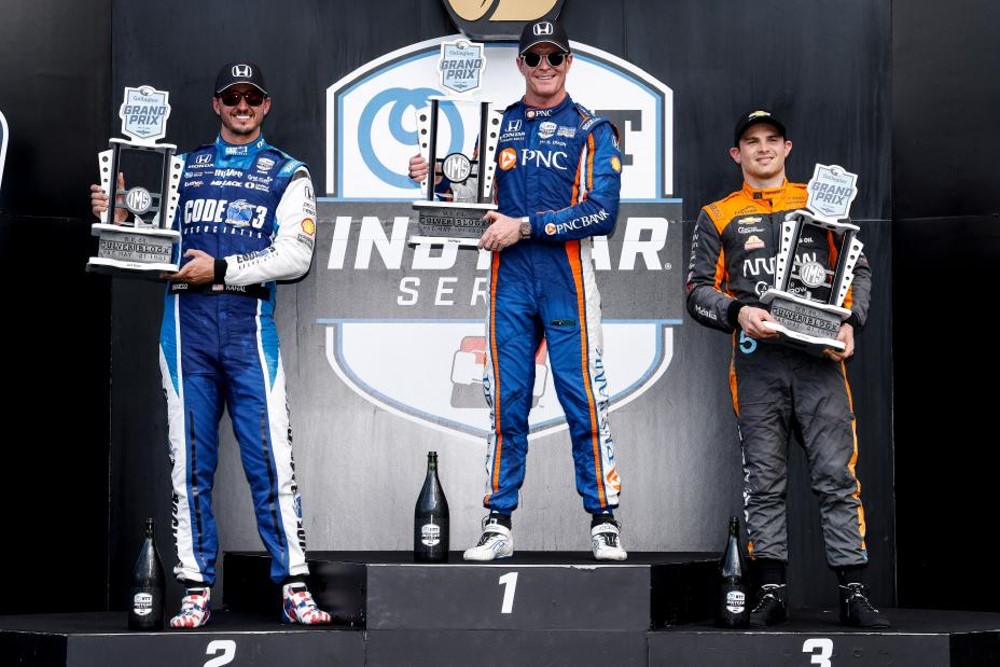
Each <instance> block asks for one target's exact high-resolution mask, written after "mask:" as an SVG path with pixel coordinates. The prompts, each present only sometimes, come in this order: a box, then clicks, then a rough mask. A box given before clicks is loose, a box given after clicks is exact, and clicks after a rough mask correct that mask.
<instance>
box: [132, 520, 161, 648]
mask: <svg viewBox="0 0 1000 667" xmlns="http://www.w3.org/2000/svg"><path fill="white" fill-rule="evenodd" d="M164 589H165V585H164V580H163V563H162V562H161V561H160V554H159V553H158V552H157V551H156V541H155V540H154V537H153V520H152V519H146V539H145V540H144V541H143V543H142V548H141V549H139V558H138V559H137V560H136V562H135V570H134V571H133V573H132V587H131V589H130V590H129V596H128V604H129V610H128V629H129V630H139V631H144V632H151V631H156V630H162V629H163V594H164Z"/></svg>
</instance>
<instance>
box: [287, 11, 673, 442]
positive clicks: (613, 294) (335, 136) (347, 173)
mask: <svg viewBox="0 0 1000 667" xmlns="http://www.w3.org/2000/svg"><path fill="white" fill-rule="evenodd" d="M476 4H477V5H478V4H479V3H478V2H477V3H476ZM500 4H503V3H494V5H495V8H496V11H499V6H500ZM514 4H516V3H514ZM520 25H522V24H518V30H517V31H516V32H519V29H520ZM456 38H461V36H455V35H451V36H446V37H440V38H437V39H432V40H428V41H425V42H420V43H417V44H413V45H410V46H407V47H404V48H401V49H399V50H397V51H394V52H392V53H388V54H386V55H384V56H382V57H381V58H378V59H377V60H374V61H372V62H370V63H368V64H366V65H364V66H362V67H360V68H358V69H357V70H355V71H353V72H351V73H350V74H348V75H346V76H345V77H343V78H342V79H341V80H339V81H337V82H336V83H334V84H333V85H331V86H330V87H329V88H328V89H327V94H326V101H327V113H326V118H327V127H326V140H327V143H326V174H325V176H326V179H325V190H326V195H327V196H326V197H321V198H320V199H319V201H318V216H317V217H318V228H317V245H316V248H317V252H316V260H315V261H316V267H315V269H314V271H315V274H316V277H317V285H316V297H315V300H314V303H315V308H316V312H315V313H314V314H313V316H314V321H315V322H316V323H317V324H318V325H319V329H318V331H321V332H322V333H323V338H324V340H323V344H322V345H323V348H324V350H325V355H326V359H327V361H328V363H329V365H330V368H331V369H332V371H333V372H334V373H335V374H336V375H337V376H338V377H339V378H340V379H341V380H342V381H343V382H344V383H345V384H346V385H347V386H349V387H350V388H351V389H352V390H354V391H355V392H357V393H358V394H359V395H361V396H363V397H364V398H365V399H366V400H368V401H371V402H372V403H374V404H375V405H377V406H379V407H380V408H382V409H384V410H387V411H390V412H392V413H394V414H397V415H399V416H401V417H403V418H405V419H408V420H412V421H414V422H417V423H420V424H422V425H424V426H427V427H430V428H435V429H440V430H443V431H446V432H448V433H452V434H456V435H463V436H468V437H469V438H471V439H475V440H476V441H481V438H483V437H485V435H486V434H487V429H488V426H489V411H488V408H487V406H486V401H485V398H484V396H483V360H484V358H485V316H486V299H487V290H488V285H489V277H488V267H489V264H490V254H489V253H487V252H480V251H477V250H474V249H468V248H462V249H460V248H458V247H457V246H455V245H446V246H442V245H434V246H431V245H424V244H416V245H415V244H413V243H410V242H409V239H410V237H411V236H412V235H413V234H414V233H415V230H416V226H417V214H416V212H415V211H414V209H413V202H414V201H415V200H420V199H423V198H424V194H423V193H422V192H421V190H420V188H419V186H418V185H417V184H415V183H413V182H412V181H410V179H409V178H408V175H407V162H408V160H409V158H410V157H411V156H413V155H415V154H416V153H417V152H418V125H417V112H418V111H422V110H424V109H425V108H426V107H427V106H428V105H429V102H428V98H429V97H430V96H441V95H447V94H451V93H449V92H448V91H447V90H445V89H444V86H443V85H442V83H441V76H440V70H439V68H438V64H439V62H440V60H441V47H442V44H446V43H453V42H454V41H455V40H456ZM572 46H573V51H574V64H573V71H572V72H571V74H570V76H569V77H568V80H567V88H568V90H569V92H570V94H571V95H572V96H573V99H574V100H575V101H576V102H578V103H580V104H582V105H583V106H585V107H587V108H589V109H591V110H593V111H594V112H595V113H597V114H599V115H601V116H604V117H606V118H608V119H610V120H611V121H612V122H614V123H615V125H616V126H617V127H618V128H619V131H620V133H621V142H620V145H621V149H622V153H623V156H624V160H623V162H622V165H621V169H622V192H621V197H622V201H621V205H620V207H619V215H618V221H617V226H616V228H615V232H614V233H613V234H612V235H611V236H610V237H607V238H605V237H599V238H595V239H594V241H593V252H592V256H593V258H594V264H595V268H596V274H597V284H598V287H599V289H600V291H601V297H602V311H603V317H604V361H605V364H606V367H607V369H608V391H609V395H610V409H611V410H612V411H614V410H616V409H617V408H619V407H621V406H623V405H625V404H626V403H628V402H629V401H631V400H634V399H635V398H637V397H638V396H640V395H642V393H643V392H645V391H646V390H647V389H648V388H650V387H651V386H652V385H653V384H654V383H655V382H656V380H657V379H658V378H660V377H661V376H662V375H663V373H664V372H666V370H667V367H668V365H669V364H670V360H671V358H672V355H673V327H674V326H675V325H678V324H680V323H681V319H682V317H683V309H684V307H683V294H684V290H683V267H682V266H681V262H682V260H681V257H682V246H683V239H682V234H681V224H680V220H681V202H680V201H679V200H678V199H675V198H672V197H671V196H670V193H672V191H673V136H672V128H673V93H672V91H671V90H670V89H669V88H668V87H667V86H666V85H664V84H663V83H661V82H660V81H658V80H656V79H655V78H653V77H652V76H650V75H648V74H646V73H645V72H643V71H642V70H640V69H638V68H636V67H634V66H633V65H631V64H630V63H628V62H626V61H625V60H623V59H621V58H618V57H617V56H614V55H612V54H609V53H606V52H604V51H601V50H599V49H596V48H593V47H590V46H587V45H586V44H581V43H577V42H574V43H573V45H572ZM482 51H483V53H482V57H483V58H485V60H486V63H487V65H486V68H485V71H484V72H485V73H484V76H483V78H484V80H483V81H482V82H481V83H482V85H481V88H480V89H479V90H477V91H476V97H477V99H483V100H489V101H491V102H492V103H493V105H494V106H493V108H494V110H498V111H499V110H502V109H503V108H504V107H505V106H506V105H507V104H509V103H510V102H513V101H514V100H516V99H518V98H520V97H521V95H523V93H524V85H525V84H524V79H523V77H522V76H521V75H520V73H519V72H518V70H517V68H516V66H515V60H516V57H517V43H516V41H502V42H488V43H485V44H483V45H482ZM477 57H479V55H478V54H477ZM475 106H476V105H462V104H451V103H448V102H444V103H442V105H441V122H440V127H439V128H438V150H437V155H439V156H445V155H448V154H449V153H453V152H458V151H461V152H463V153H465V154H472V153H473V152H474V151H475V146H476V138H477V133H478V130H479V127H478V123H477V121H478V115H477V114H476V113H475V109H472V112H469V111H468V110H465V109H464V107H475ZM501 131H504V132H518V131H523V129H522V128H517V127H502V129H501ZM555 131H556V132H557V133H558V132H559V131H563V132H565V133H567V136H569V133H571V132H575V131H576V129H575V128H556V129H555ZM497 159H498V163H499V168H501V169H504V168H510V167H514V166H515V164H514V163H515V162H516V161H517V160H518V156H517V155H509V156H504V155H499V156H498V157H497ZM300 309H301V306H300ZM300 312H301V310H300ZM535 366H536V374H535V385H534V388H533V391H532V403H533V409H532V411H531V416H530V428H531V432H532V434H534V435H539V434H544V433H551V432H553V431H558V430H561V429H565V428H566V422H565V417H564V416H563V413H562V409H561V407H560V406H559V402H558V399H557V397H556V393H555V387H554V384H553V379H552V376H551V373H550V372H549V369H548V359H547V355H546V351H545V347H544V345H543V346H542V348H541V349H540V350H539V351H538V353H537V354H536V357H535Z"/></svg>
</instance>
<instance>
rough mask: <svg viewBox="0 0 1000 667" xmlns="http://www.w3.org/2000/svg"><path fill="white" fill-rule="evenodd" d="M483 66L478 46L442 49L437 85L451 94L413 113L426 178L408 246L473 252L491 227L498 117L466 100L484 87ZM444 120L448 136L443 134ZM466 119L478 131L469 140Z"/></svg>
mask: <svg viewBox="0 0 1000 667" xmlns="http://www.w3.org/2000/svg"><path fill="white" fill-rule="evenodd" d="M485 66H486V57H485V53H484V49H483V45H482V44H474V43H472V42H469V41H467V40H459V41H457V42H447V43H444V44H442V45H441V59H440V60H439V61H438V71H439V72H440V76H441V80H440V83H441V85H442V86H443V87H444V88H447V89H448V90H451V91H452V92H453V93H455V94H454V95H441V96H437V95H435V96H431V97H429V98H428V101H429V102H430V106H429V107H427V108H425V109H421V110H420V111H418V112H417V134H418V136H419V142H420V154H421V155H422V156H423V157H424V159H425V160H426V161H427V164H428V172H429V173H428V177H427V179H426V180H425V181H424V182H423V183H421V188H422V190H423V193H424V198H423V199H420V200H417V201H415V202H413V208H414V209H416V211H417V213H418V220H417V230H418V231H417V234H416V235H413V236H411V237H410V239H409V241H410V243H436V244H445V243H454V244H457V245H459V246H465V247H475V246H476V245H477V243H478V241H479V237H480V236H482V234H483V232H484V231H485V230H486V228H487V227H488V226H489V223H488V222H487V221H486V220H484V219H483V216H484V215H485V214H486V212H487V211H492V210H496V205H495V204H493V203H492V188H493V175H494V169H495V166H496V164H495V162H494V157H495V156H496V149H497V142H498V140H499V138H500V119H501V115H502V114H501V113H498V112H495V111H494V110H493V109H492V103H491V102H489V101H487V100H482V99H476V98H474V97H471V96H467V95H468V94H469V93H472V92H474V91H475V90H477V89H479V88H480V87H481V86H482V73H483V69H484V68H485ZM442 116H444V117H445V118H446V119H447V121H448V123H447V126H448V130H449V133H448V136H443V135H444V133H443V132H442V131H441V125H442V123H441V118H442ZM470 119H473V123H472V126H473V127H474V128H475V129H476V130H477V131H478V134H476V136H475V137H474V138H471V139H470V138H468V137H466V136H465V132H464V128H465V126H466V125H467V124H468V122H469V120H470ZM438 175H440V176H442V177H443V178H444V179H447V183H448V185H449V188H447V191H442V190H441V189H440V184H439V183H438V179H437V176H438ZM442 182H444V181H442Z"/></svg>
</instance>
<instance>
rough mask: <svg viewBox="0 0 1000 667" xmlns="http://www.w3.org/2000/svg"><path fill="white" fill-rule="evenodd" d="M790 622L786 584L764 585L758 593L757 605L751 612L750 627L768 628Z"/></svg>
mask: <svg viewBox="0 0 1000 667" xmlns="http://www.w3.org/2000/svg"><path fill="white" fill-rule="evenodd" d="M787 620H788V610H787V609H786V608H785V584H764V585H763V586H761V587H760V590H759V591H758V592H757V604H756V605H755V606H754V608H753V610H751V612H750V626H751V627H754V628H766V627H768V626H770V625H778V624H779V623H784V622H785V621H787Z"/></svg>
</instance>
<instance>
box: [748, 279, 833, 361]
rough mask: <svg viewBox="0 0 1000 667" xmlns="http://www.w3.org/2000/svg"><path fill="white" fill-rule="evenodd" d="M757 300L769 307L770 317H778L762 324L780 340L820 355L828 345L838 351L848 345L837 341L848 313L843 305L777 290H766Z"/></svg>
mask: <svg viewBox="0 0 1000 667" xmlns="http://www.w3.org/2000/svg"><path fill="white" fill-rule="evenodd" d="M760 300H761V302H762V303H764V304H765V305H769V306H770V311H771V316H772V317H773V318H774V319H775V320H777V322H764V326H765V327H767V328H768V329H770V330H771V331H776V332H777V333H778V334H779V335H780V336H781V339H782V342H784V343H786V344H788V345H792V346H794V347H800V348H803V349H805V350H807V351H809V352H811V353H813V354H822V352H823V350H825V349H827V348H832V349H834V350H840V351H843V350H844V349H846V348H847V345H846V344H845V343H844V342H843V341H839V340H837V332H838V331H839V330H840V325H841V324H842V323H843V321H844V320H846V319H847V318H848V317H850V315H851V311H849V310H847V309H846V308H841V307H839V306H832V305H830V304H825V303H817V302H815V301H809V300H808V299H803V298H801V297H798V296H795V295H794V294H789V293H788V292H782V291H780V290H768V291H767V292H765V293H764V295H763V296H762V297H761V299H760Z"/></svg>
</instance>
